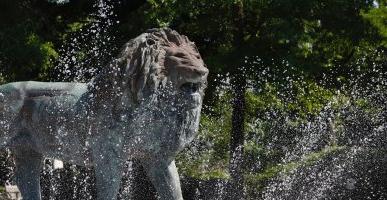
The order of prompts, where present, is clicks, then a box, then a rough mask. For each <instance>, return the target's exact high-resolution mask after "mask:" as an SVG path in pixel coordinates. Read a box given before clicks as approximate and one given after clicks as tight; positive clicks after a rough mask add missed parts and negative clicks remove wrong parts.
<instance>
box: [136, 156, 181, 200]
mask: <svg viewBox="0 0 387 200" xmlns="http://www.w3.org/2000/svg"><path fill="white" fill-rule="evenodd" d="M143 165H144V168H145V169H146V170H147V174H148V177H149V178H150V180H151V181H152V183H153V185H154V186H155V188H156V190H157V192H158V194H159V196H160V199H161V200H183V196H182V193H181V188H180V179H179V174H178V173H177V168H176V165H175V161H174V160H173V161H171V162H167V161H154V160H151V161H147V162H146V163H145V162H144V164H143Z"/></svg>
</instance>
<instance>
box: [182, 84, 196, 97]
mask: <svg viewBox="0 0 387 200" xmlns="http://www.w3.org/2000/svg"><path fill="white" fill-rule="evenodd" d="M199 87H200V84H199V83H192V82H187V83H184V84H182V85H181V86H180V90H181V91H182V92H183V93H185V94H191V95H192V94H195V93H199Z"/></svg>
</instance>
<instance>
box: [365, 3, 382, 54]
mask: <svg viewBox="0 0 387 200" xmlns="http://www.w3.org/2000/svg"><path fill="white" fill-rule="evenodd" d="M362 16H363V17H364V18H365V19H367V20H368V21H369V22H370V23H371V24H372V25H373V26H375V27H376V28H377V29H378V31H379V34H380V35H381V36H382V37H383V45H384V46H385V47H387V7H386V6H383V5H382V6H380V7H379V8H373V9H371V10H369V11H368V12H362Z"/></svg>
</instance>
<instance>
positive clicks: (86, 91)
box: [0, 28, 208, 200]
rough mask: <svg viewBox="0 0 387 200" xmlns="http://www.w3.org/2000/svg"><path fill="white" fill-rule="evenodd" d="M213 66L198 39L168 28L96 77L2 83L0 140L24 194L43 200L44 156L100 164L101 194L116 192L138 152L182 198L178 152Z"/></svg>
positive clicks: (108, 197)
mask: <svg viewBox="0 0 387 200" xmlns="http://www.w3.org/2000/svg"><path fill="white" fill-rule="evenodd" d="M207 75H208V69H207V68H206V66H205V64H204V62H203V60H202V58H201V57H200V54H199V52H198V50H197V48H196V46H195V44H194V43H193V42H191V41H190V40H189V39H188V38H187V37H186V36H183V35H180V34H179V33H177V32H176V31H173V30H171V29H168V28H162V29H150V30H148V31H147V32H145V33H143V34H141V35H140V36H138V37H137V38H135V39H132V40H130V41H129V42H128V43H126V44H125V45H124V47H123V49H122V51H121V53H120V54H119V56H118V57H117V58H116V59H114V60H113V61H111V62H110V63H109V65H108V66H107V67H105V68H104V69H103V70H102V71H101V72H100V73H99V74H98V75H97V76H96V77H95V79H94V80H92V81H91V82H90V83H87V84H84V83H66V82H51V83H45V82H33V81H27V82H14V83H8V84H5V85H1V86H0V111H1V112H0V145H1V147H9V148H10V149H11V151H12V153H13V154H14V158H15V165H16V171H15V177H16V183H17V185H18V187H19V189H20V191H21V193H22V196H23V199H24V200H40V199H41V195H40V186H39V183H40V180H39V179H40V178H39V177H40V171H41V169H42V164H43V159H44V158H45V157H49V158H55V159H59V160H63V161H65V162H69V163H72V164H76V165H81V166H86V167H93V168H94V171H95V175H96V186H97V197H98V198H97V199H98V200H113V199H116V195H117V192H118V190H119V187H120V182H121V175H122V170H123V165H124V162H125V161H126V160H128V159H129V158H138V159H139V160H140V161H141V164H142V165H143V167H144V169H145V170H146V173H147V175H148V177H149V178H150V180H151V182H152V183H153V185H154V186H155V188H156V190H157V192H158V195H159V197H160V199H163V200H181V199H183V197H182V192H181V189H180V181H179V176H178V173H177V169H176V166H175V161H174V157H175V156H176V154H177V153H178V152H179V151H181V150H182V149H183V148H184V147H185V146H186V145H187V144H188V143H189V142H191V141H192V140H193V139H194V137H195V135H196V134H197V132H198V126H199V118H200V111H201V107H202V101H203V95H204V89H205V87H206V79H207Z"/></svg>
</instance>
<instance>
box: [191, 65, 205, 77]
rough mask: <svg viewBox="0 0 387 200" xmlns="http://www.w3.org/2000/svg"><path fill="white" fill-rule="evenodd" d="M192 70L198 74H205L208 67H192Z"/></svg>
mask: <svg viewBox="0 0 387 200" xmlns="http://www.w3.org/2000/svg"><path fill="white" fill-rule="evenodd" d="M194 72H195V73H196V74H197V75H199V76H206V75H207V74H208V69H207V68H205V67H198V68H194Z"/></svg>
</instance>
